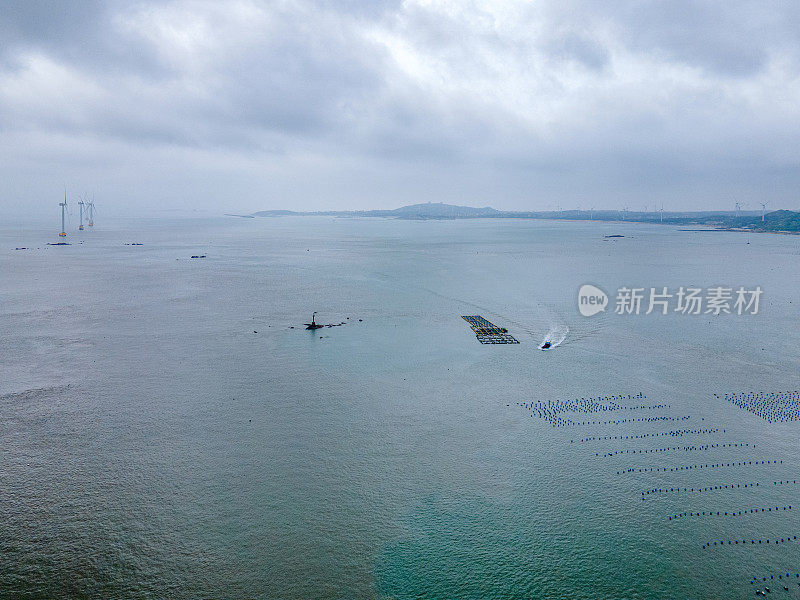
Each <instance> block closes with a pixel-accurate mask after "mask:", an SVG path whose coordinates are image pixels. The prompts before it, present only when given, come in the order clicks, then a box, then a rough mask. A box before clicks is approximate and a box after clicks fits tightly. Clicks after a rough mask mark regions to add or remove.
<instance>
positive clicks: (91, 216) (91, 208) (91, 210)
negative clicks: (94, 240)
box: [86, 195, 94, 227]
mask: <svg viewBox="0 0 800 600" xmlns="http://www.w3.org/2000/svg"><path fill="white" fill-rule="evenodd" d="M86 209H87V210H88V211H89V214H88V215H87V218H88V219H89V227H94V195H92V200H91V202H89V203H88V204H87V205H86Z"/></svg>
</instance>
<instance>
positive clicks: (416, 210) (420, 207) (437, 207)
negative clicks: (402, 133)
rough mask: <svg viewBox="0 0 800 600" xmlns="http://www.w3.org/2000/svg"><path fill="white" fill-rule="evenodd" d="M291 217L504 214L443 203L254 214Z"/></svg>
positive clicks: (428, 217) (439, 216)
mask: <svg viewBox="0 0 800 600" xmlns="http://www.w3.org/2000/svg"><path fill="white" fill-rule="evenodd" d="M290 215H323V216H324V215H328V216H337V217H395V218H398V219H475V218H480V217H501V216H503V212H502V211H499V210H495V209H494V208H490V207H488V206H486V207H484V208H475V207H473V206H456V205H453V204H444V203H442V202H425V203H423V204H410V205H408V206H401V207H400V208H395V209H392V210H349V211H341V210H328V211H313V212H295V211H292V210H261V211H258V212H255V213H253V216H255V217H284V216H290Z"/></svg>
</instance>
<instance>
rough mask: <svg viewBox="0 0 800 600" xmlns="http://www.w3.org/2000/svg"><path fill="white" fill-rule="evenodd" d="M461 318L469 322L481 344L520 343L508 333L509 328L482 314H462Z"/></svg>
mask: <svg viewBox="0 0 800 600" xmlns="http://www.w3.org/2000/svg"><path fill="white" fill-rule="evenodd" d="M461 318H462V319H464V320H465V321H466V322H467V323H469V326H470V327H471V328H472V331H474V332H475V337H477V338H478V341H479V342H480V343H481V344H519V341H518V340H517V339H516V338H515V337H514V336H513V335H511V334H509V333H508V329H504V328H502V327H498V326H497V325H495V324H494V323H492V322H491V321H489V320H487V319H484V318H483V317H482V316H480V315H461Z"/></svg>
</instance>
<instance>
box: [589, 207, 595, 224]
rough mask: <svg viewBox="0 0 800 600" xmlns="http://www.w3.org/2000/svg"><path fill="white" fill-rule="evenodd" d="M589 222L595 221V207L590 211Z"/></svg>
mask: <svg viewBox="0 0 800 600" xmlns="http://www.w3.org/2000/svg"><path fill="white" fill-rule="evenodd" d="M589 220H590V221H594V206H593V207H592V208H590V209H589Z"/></svg>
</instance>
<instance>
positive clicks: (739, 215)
mask: <svg viewBox="0 0 800 600" xmlns="http://www.w3.org/2000/svg"><path fill="white" fill-rule="evenodd" d="M736 216H737V217H741V216H742V205H741V204H739V201H738V200H737V201H736Z"/></svg>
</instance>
